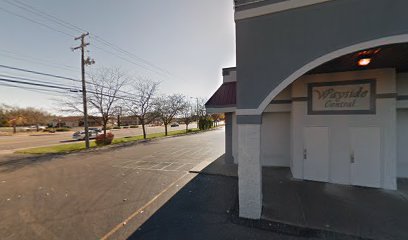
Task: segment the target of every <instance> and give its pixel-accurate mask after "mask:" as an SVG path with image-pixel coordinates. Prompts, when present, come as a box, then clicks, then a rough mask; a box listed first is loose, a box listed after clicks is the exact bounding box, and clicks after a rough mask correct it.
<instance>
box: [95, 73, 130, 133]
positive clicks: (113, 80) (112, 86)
mask: <svg viewBox="0 0 408 240" xmlns="http://www.w3.org/2000/svg"><path fill="white" fill-rule="evenodd" d="M88 79H89V82H90V84H88V89H89V95H88V101H89V103H90V107H91V111H90V112H91V113H92V112H94V113H95V114H94V115H99V116H100V117H101V121H102V126H103V134H104V135H105V136H106V130H107V125H108V122H109V120H110V119H111V118H113V117H114V116H115V114H116V111H117V108H116V104H117V103H118V101H119V100H121V99H123V97H121V94H120V91H121V89H122V88H123V87H125V85H126V84H128V82H129V79H128V78H127V77H126V75H125V74H124V73H123V72H122V71H121V70H120V69H118V68H100V69H98V70H97V71H94V72H90V73H89V76H88ZM122 95H123V94H122Z"/></svg>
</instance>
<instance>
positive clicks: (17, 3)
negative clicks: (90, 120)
mask: <svg viewBox="0 0 408 240" xmlns="http://www.w3.org/2000/svg"><path fill="white" fill-rule="evenodd" d="M5 2H7V3H8V4H10V5H13V6H15V7H18V8H20V9H22V10H25V11H28V12H30V13H32V14H35V15H37V16H40V17H42V18H45V19H46V20H48V21H52V22H53V23H56V24H58V25H60V26H62V27H65V28H67V29H70V30H72V31H76V32H88V31H86V30H85V29H83V28H81V27H78V26H76V25H74V24H71V23H69V22H67V21H64V20H62V19H60V18H58V17H55V16H53V15H51V14H48V13H46V12H44V11H41V10H39V9H37V8H35V7H33V6H32V5H30V4H28V3H26V2H23V1H19V0H14V2H11V1H9V0H5ZM71 36H72V35H71ZM90 36H91V37H93V39H95V40H96V41H98V42H99V43H101V44H104V45H105V46H107V47H110V48H112V49H113V50H116V51H118V52H119V53H121V54H123V55H127V56H128V57H130V58H134V59H135V60H137V61H139V62H141V63H143V64H145V65H148V66H150V67H152V68H153V69H157V70H159V71H157V70H152V69H150V68H147V67H146V66H143V65H141V64H139V63H135V62H134V61H129V60H127V59H125V58H123V57H119V56H118V55H117V54H112V53H110V54H112V55H114V56H116V57H119V58H120V59H122V60H124V61H127V62H129V63H132V64H134V65H136V66H139V67H142V68H144V69H145V70H148V71H152V72H155V73H156V74H159V75H162V74H165V75H166V77H168V76H171V75H172V74H171V73H170V72H169V71H168V70H166V69H163V68H161V67H159V66H157V65H155V64H153V63H151V62H149V61H147V60H145V59H143V58H141V57H138V56H136V55H135V54H133V53H131V52H129V51H127V50H124V49H123V48H121V47H119V46H117V45H115V44H113V43H111V42H109V41H107V40H105V39H103V38H102V37H100V36H98V35H96V34H92V33H91V34H90ZM101 48H102V47H98V49H101ZM105 52H108V51H105Z"/></svg>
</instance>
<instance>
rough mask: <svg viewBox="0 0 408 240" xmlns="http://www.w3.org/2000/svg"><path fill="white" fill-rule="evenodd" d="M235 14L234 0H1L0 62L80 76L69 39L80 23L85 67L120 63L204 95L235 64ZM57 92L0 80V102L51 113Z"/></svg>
mask: <svg viewBox="0 0 408 240" xmlns="http://www.w3.org/2000/svg"><path fill="white" fill-rule="evenodd" d="M39 11H40V12H39ZM233 14H234V10H233V1H232V0H205V1H202V0H172V1H169V0H148V1H142V0H120V1H113V0H110V1H109V0H71V1H55V0H32V1H28V0H0V26H1V30H2V33H3V34H2V36H1V38H0V65H3V66H11V67H16V68H22V69H28V70H33V71H37V72H42V73H50V74H54V75H59V76H63V77H68V78H73V79H80V77H81V68H80V52H79V51H76V52H73V51H71V47H75V46H77V45H78V44H79V42H77V41H75V40H74V37H75V36H79V35H81V33H82V31H81V30H86V31H89V32H90V33H91V36H90V38H87V41H88V42H90V46H89V47H87V50H88V51H89V52H87V53H86V54H87V55H89V56H90V57H91V58H93V59H94V60H95V62H96V64H95V65H92V66H91V67H90V68H89V69H87V71H89V70H92V69H95V68H96V69H97V68H98V67H115V68H117V67H118V68H120V69H121V70H122V71H123V72H126V73H127V74H128V75H129V76H130V77H132V78H134V79H151V80H154V81H160V82H161V84H160V93H162V94H172V93H182V94H185V95H187V96H189V97H203V98H209V97H210V96H211V95H212V94H213V93H214V91H215V90H216V89H217V88H218V87H219V86H220V84H221V83H222V74H221V69H222V68H224V67H232V66H235V27H234V26H235V25H234V17H233ZM54 17H56V18H57V20H56V19H55V18H54ZM58 20H62V21H63V22H62V24H65V26H66V27H64V26H61V24H57V22H56V21H58ZM60 23H61V22H60ZM106 41H107V43H106ZM112 46H114V47H112ZM117 47H119V48H120V49H122V50H125V51H126V52H125V53H124V52H120V50H118V48H117ZM10 76H11V77H26V78H30V79H35V80H41V81H48V82H53V83H55V84H65V85H67V86H72V87H73V88H77V87H79V83H77V82H74V81H71V80H66V79H58V78H53V77H45V76H41V75H34V74H31V73H30V74H29V73H24V72H22V71H15V70H10V69H6V68H4V67H0V78H7V79H10ZM8 84H9V85H10V83H8ZM63 96H66V93H64V92H63V93H56V92H43V91H38V90H33V89H30V90H27V89H21V88H19V87H10V86H4V82H3V83H2V85H0V104H8V105H13V106H20V107H37V108H41V109H44V110H47V111H50V112H53V113H56V112H57V110H58V106H57V105H58V104H57V101H56V99H61V98H62V97H63Z"/></svg>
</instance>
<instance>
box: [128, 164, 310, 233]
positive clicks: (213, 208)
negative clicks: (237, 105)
mask: <svg viewBox="0 0 408 240" xmlns="http://www.w3.org/2000/svg"><path fill="white" fill-rule="evenodd" d="M218 164H219V163H214V165H213V166H209V167H208V168H209V169H215V168H216V167H214V166H215V165H218ZM237 195H238V179H237V178H236V177H233V176H222V175H218V174H213V173H209V174H207V173H205V172H204V170H203V173H201V174H199V175H197V176H196V177H195V178H194V179H193V180H191V181H190V182H189V183H188V184H187V185H185V186H184V187H183V188H182V189H180V191H178V192H177V193H176V194H175V195H174V196H173V197H172V198H171V199H170V200H169V201H168V202H167V203H166V204H164V205H163V206H162V207H161V208H160V209H159V210H158V211H156V213H155V214H153V215H152V216H151V217H150V218H149V219H148V220H147V221H146V222H145V223H143V225H142V226H141V227H139V228H138V229H137V230H136V231H135V232H134V233H132V234H131V236H130V237H129V238H128V239H149V240H155V239H157V240H158V239H177V240H182V239H199V240H200V239H203V240H204V239H205V240H208V239H237V240H239V239H292V240H295V239H304V238H301V237H297V236H293V235H292V236H290V235H284V234H281V233H277V232H271V231H264V230H262V229H259V228H255V227H252V226H250V225H249V226H248V225H245V224H235V223H234V221H233V219H234V218H236V217H234V212H236V210H234V209H235V208H236V206H237ZM308 239H313V238H308Z"/></svg>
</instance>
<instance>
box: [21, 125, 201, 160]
mask: <svg viewBox="0 0 408 240" xmlns="http://www.w3.org/2000/svg"><path fill="white" fill-rule="evenodd" d="M198 131H200V130H199V129H198V128H193V129H189V131H188V133H192V132H198ZM183 134H186V130H176V131H169V132H168V136H176V135H183ZM161 137H165V135H164V133H151V134H147V136H146V138H147V139H155V138H161ZM140 140H143V135H138V136H132V137H123V138H115V139H113V141H112V145H114V144H121V143H128V142H135V141H140ZM90 147H91V148H97V147H98V146H97V145H96V144H95V141H94V140H92V141H90ZM84 149H85V143H84V142H78V143H66V144H59V145H54V146H48V147H36V148H27V149H21V150H18V151H16V152H15V153H20V154H51V153H69V152H76V151H81V150H84Z"/></svg>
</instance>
